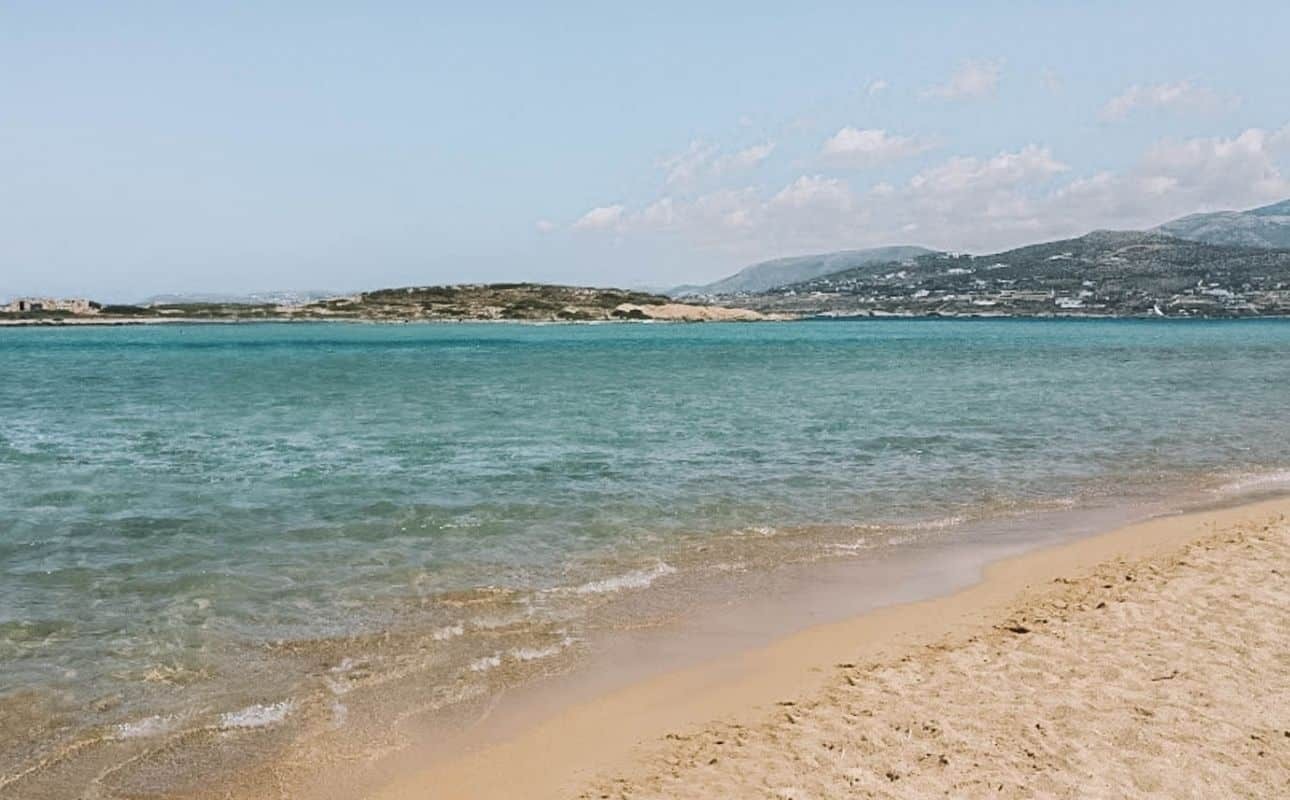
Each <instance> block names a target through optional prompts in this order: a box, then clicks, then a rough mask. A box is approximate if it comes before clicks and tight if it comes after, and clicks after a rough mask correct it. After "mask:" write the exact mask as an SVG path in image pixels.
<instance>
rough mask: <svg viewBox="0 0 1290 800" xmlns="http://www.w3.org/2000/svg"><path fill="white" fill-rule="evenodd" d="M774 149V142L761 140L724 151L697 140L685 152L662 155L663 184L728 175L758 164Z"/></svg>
mask: <svg viewBox="0 0 1290 800" xmlns="http://www.w3.org/2000/svg"><path fill="white" fill-rule="evenodd" d="M774 151H775V143H774V142H762V143H760V144H754V145H751V146H749V147H745V148H743V149H742V150H738V151H735V152H733V153H724V154H723V153H721V152H720V151H719V150H718V148H717V147H716V146H715V145H711V144H708V143H706V142H702V141H699V140H695V141H692V142H690V145H689V147H687V148H686V149H685V150H683V151H682V152H680V153H677V154H676V155H673V156H668V157H667V158H663V159H660V160H659V162H658V165H659V167H660V168H661V169H662V170H663V182H664V184H666V185H667V186H668V187H669V188H673V189H681V188H685V187H687V186H690V185H692V184H695V183H697V182H699V180H700V179H701V178H704V177H707V176H719V175H728V174H731V173H734V172H739V171H742V170H746V169H750V168H752V167H755V166H757V165H758V164H760V163H761V162H762V161H765V160H766V159H767V158H769V157H770V154H771V153H773V152H774Z"/></svg>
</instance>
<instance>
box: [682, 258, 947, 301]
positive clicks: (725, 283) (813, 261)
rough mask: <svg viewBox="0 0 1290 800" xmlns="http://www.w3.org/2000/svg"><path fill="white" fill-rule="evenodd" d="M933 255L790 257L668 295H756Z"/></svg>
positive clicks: (762, 263)
mask: <svg viewBox="0 0 1290 800" xmlns="http://www.w3.org/2000/svg"><path fill="white" fill-rule="evenodd" d="M934 252H936V251H934V250H929V249H927V248H926V247H915V246H913V245H897V246H893V247H874V248H870V249H868V250H842V251H839V252H836V253H821V254H818V255H810V256H793V257H791V258H777V259H774V260H772V261H762V262H760V263H757V264H753V265H752V266H749V267H744V268H743V269H741V270H739V271H738V272H736V273H735V274H734V275H731V276H729V277H726V278H722V279H721V280H719V281H714V282H713V283H709V284H705V285H703V286H678V287H677V288H675V289H673V290H672V291H670V292H669V294H671V295H672V296H674V297H684V296H691V295H723V294H739V293H749V294H752V293H756V292H764V291H767V290H769V289H774V288H776V287H778V286H787V285H788V284H790V283H798V282H800V281H807V280H810V279H812V278H818V277H820V276H822V275H829V274H831V273H834V272H842V271H843V270H848V269H855V268H857V267H863V266H865V265H867V264H890V263H893V262H901V261H908V260H910V259H913V258H915V257H917V256H924V255H929V254H931V253H934Z"/></svg>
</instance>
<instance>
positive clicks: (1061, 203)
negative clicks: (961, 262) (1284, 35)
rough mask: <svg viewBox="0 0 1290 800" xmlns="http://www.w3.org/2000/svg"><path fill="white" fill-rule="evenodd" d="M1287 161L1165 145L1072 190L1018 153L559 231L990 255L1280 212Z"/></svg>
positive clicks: (848, 146) (1051, 158)
mask: <svg viewBox="0 0 1290 800" xmlns="http://www.w3.org/2000/svg"><path fill="white" fill-rule="evenodd" d="M844 134H845V135H844ZM918 146H919V145H916V144H914V143H913V140H912V138H910V137H900V136H894V135H892V134H888V133H886V132H885V131H880V130H878V131H875V130H868V131H862V130H856V129H853V128H844V129H843V130H842V131H839V133H838V134H836V135H835V136H833V137H831V138H830V139H829V140H828V141H827V142H826V143H825V145H824V148H823V150H824V152H825V154H828V153H829V151H830V148H832V151H833V154H834V155H836V156H838V157H845V158H847V159H849V158H858V159H859V160H860V161H861V162H863V163H868V162H867V161H866V159H871V158H887V157H900V156H903V155H907V154H909V153H910V152H911V151H912V150H914V149H916V148H917V147H918ZM1287 155H1290V125H1287V126H1286V127H1284V128H1281V129H1279V130H1265V129H1261V128H1250V129H1248V130H1245V131H1243V132H1241V133H1239V134H1237V135H1235V136H1233V137H1230V138H1224V137H1211V138H1203V137H1202V138H1191V139H1165V140H1161V141H1158V142H1156V143H1155V144H1153V145H1151V146H1150V147H1149V148H1147V149H1146V150H1145V151H1144V152H1143V153H1142V154H1141V156H1140V157H1139V159H1138V160H1137V162H1136V163H1134V164H1133V165H1132V166H1131V167H1129V168H1128V169H1126V170H1124V171H1121V172H1110V171H1104V172H1099V173H1096V174H1092V175H1083V176H1080V175H1073V174H1072V170H1071V169H1070V167H1069V165H1068V164H1066V163H1065V162H1063V161H1062V160H1061V159H1060V158H1059V157H1058V155H1057V154H1055V153H1054V152H1053V151H1052V150H1051V149H1050V148H1048V147H1045V146H1042V145H1039V144H1031V145H1028V146H1025V147H1021V148H1018V149H1015V150H1008V151H1003V152H999V153H996V154H995V155H993V156H990V157H973V156H952V157H949V158H946V159H944V160H942V161H939V162H937V163H935V164H932V165H930V166H927V167H925V168H923V169H920V170H918V171H917V172H915V173H914V174H913V175H912V176H910V177H909V178H908V179H906V180H903V181H900V182H895V183H890V182H880V183H876V184H872V185H869V186H861V187H858V186H855V185H853V184H852V183H851V182H849V181H847V180H844V179H842V178H840V177H836V176H830V175H827V174H803V175H800V176H798V177H797V178H795V179H793V180H791V181H789V182H788V183H787V184H784V185H781V186H780V187H779V188H777V189H774V188H772V189H760V188H756V187H744V188H724V189H719V190H716V191H712V192H707V193H699V194H697V195H696V196H693V197H686V198H683V197H679V196H674V195H670V194H669V195H666V196H664V197H661V198H659V199H657V200H655V201H653V202H652V203H650V204H648V205H646V206H645V207H643V208H640V209H639V210H636V211H630V210H628V209H627V208H625V206H624V205H622V204H614V205H607V206H601V207H598V208H593V209H591V210H590V211H588V212H587V213H586V214H585V215H583V216H582V217H581V218H580V219H579V220H577V221H576V222H575V223H574V224H573V226H572V227H573V228H574V229H575V230H577V231H580V232H585V233H587V234H588V235H594V234H595V233H596V232H601V231H606V230H611V231H615V232H617V233H621V234H624V235H631V236H642V237H644V236H662V237H675V238H678V239H679V240H681V241H682V242H684V243H685V244H686V245H687V246H692V247H698V248H701V249H710V250H715V251H721V252H725V253H737V254H740V255H744V256H746V257H749V258H760V257H766V256H769V255H775V254H785V253H800V252H808V251H812V250H832V249H843V248H850V247H866V246H877V245H884V244H901V243H912V244H923V245H927V246H931V247H940V248H945V249H965V250H971V251H974V252H990V251H993V250H1001V249H1006V248H1009V247H1014V246H1019V245H1022V244H1027V243H1030V242H1035V241H1040V240H1044V239H1050V238H1059V237H1067V236H1077V235H1080V234H1083V233H1086V232H1087V231H1089V230H1093V229H1097V228H1107V227H1114V228H1144V227H1150V226H1153V225H1156V224H1159V223H1161V222H1164V221H1166V220H1168V219H1171V218H1174V217H1177V216H1181V215H1183V214H1187V213H1192V212H1195V211H1197V210H1213V209H1218V208H1247V207H1251V206H1256V205H1260V204H1262V203H1267V202H1272V201H1275V200H1279V199H1283V198H1285V197H1287V196H1290V180H1287V178H1286V176H1285V174H1284V173H1283V172H1282V170H1281V167H1280V166H1279V162H1280V160H1281V159H1284V158H1285V157H1286V156H1287Z"/></svg>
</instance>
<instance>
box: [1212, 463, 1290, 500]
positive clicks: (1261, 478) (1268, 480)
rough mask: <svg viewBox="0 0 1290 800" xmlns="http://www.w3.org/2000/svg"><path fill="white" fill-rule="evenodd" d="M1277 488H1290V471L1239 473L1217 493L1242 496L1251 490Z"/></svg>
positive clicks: (1219, 488)
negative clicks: (1242, 493)
mask: <svg viewBox="0 0 1290 800" xmlns="http://www.w3.org/2000/svg"><path fill="white" fill-rule="evenodd" d="M1276 486H1290V469H1277V470H1270V471H1266V472H1245V473H1238V474H1236V475H1235V476H1233V477H1232V480H1230V481H1228V482H1227V483H1225V484H1223V485H1222V486H1220V487H1218V489H1216V490H1215V491H1216V492H1218V493H1219V494H1240V493H1241V492H1248V491H1250V490H1251V489H1267V488H1272V487H1276Z"/></svg>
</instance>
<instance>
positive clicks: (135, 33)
mask: <svg viewBox="0 0 1290 800" xmlns="http://www.w3.org/2000/svg"><path fill="white" fill-rule="evenodd" d="M537 6H541V7H540V8H539V7H537ZM1287 31H1290V3H1286V2H1284V0H1281V2H1246V3H1227V4H1217V3H1212V2H1206V3H1191V2H1168V3H1164V2H1159V3H1157V2H1136V3H1135V2H1115V3H1112V2H1082V3H1076V2H1070V3H1064V2H1042V3H1041V2H976V3H970V4H969V3H957V2H955V3H950V2H943V3H931V2H918V0H907V1H906V2H902V3H898V4H892V3H858V2H849V3H812V2H806V1H805V0H803V1H802V2H794V3H785V2H779V3H773V4H772V3H761V2H757V1H756V0H743V2H739V3H724V2H709V3H703V4H697V3H693V2H684V3H681V2H669V1H668V0H660V1H659V2H651V3H644V4H641V3H625V4H623V3H605V2H603V1H602V2H594V3H593V2H588V3H561V2H550V3H544V4H532V3H523V4H520V3H490V2H475V3H452V4H447V3H424V2H421V3H414V2H368V3H363V4H353V3H351V4H340V3H327V2H317V1H315V2H289V1H287V0H284V1H282V2H274V3H244V4H240V3H235V2H228V3H200V4H198V3H160V2H153V3H132V2H116V3H110V4H109V3H75V2H59V3H50V2H24V1H23V0H5V2H3V3H0V297H5V296H15V295H20V294H23V295H25V294H53V295H67V296H72V295H74V296H88V297H92V298H97V299H101V300H107V301H131V300H138V299H141V298H144V297H147V296H149V295H152V294H157V293H168V292H245V291H265V290H286V289H329V290H337V291H350V290H354V289H364V288H377V287H384V286H402V285H414V284H415V285H424V284H432V283H458V282H484V281H497V280H541V281H552V282H565V283H578V284H587V285H630V286H651V287H666V286H672V285H676V284H681V283H701V282H707V281H710V280H714V279H716V278H719V277H722V276H724V275H726V274H729V273H731V272H733V271H735V270H737V269H739V268H740V267H742V266H745V265H747V264H749V263H752V262H755V261H758V260H762V259H766V258H773V257H780V256H786V255H796V254H804V253H812V252H823V251H830V250H839V249H853V248H862V247H870V246H878V245H888V244H919V245H924V246H927V247H934V248H939V249H949V250H960V251H969V252H974V253H986V252H994V251H998V250H1002V249H1006V248H1009V247H1013V246H1018V245H1022V244H1026V243H1030V242H1035V241H1042V240H1045V239H1052V238H1059V237H1066V236H1075V235H1079V234H1082V233H1085V232H1087V231H1089V230H1093V229H1097V228H1120V229H1124V228H1140V227H1148V226H1151V225H1155V224H1158V223H1160V222H1164V221H1166V220H1168V219H1171V218H1174V217H1177V216H1181V215H1183V214H1188V213H1194V212H1200V211H1209V210H1217V209H1227V208H1249V207H1254V206H1258V205H1261V204H1264V203H1268V202H1273V201H1276V200H1280V199H1284V198H1286V197H1290V46H1287V44H1286V32H1287Z"/></svg>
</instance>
